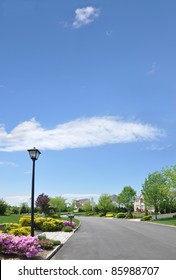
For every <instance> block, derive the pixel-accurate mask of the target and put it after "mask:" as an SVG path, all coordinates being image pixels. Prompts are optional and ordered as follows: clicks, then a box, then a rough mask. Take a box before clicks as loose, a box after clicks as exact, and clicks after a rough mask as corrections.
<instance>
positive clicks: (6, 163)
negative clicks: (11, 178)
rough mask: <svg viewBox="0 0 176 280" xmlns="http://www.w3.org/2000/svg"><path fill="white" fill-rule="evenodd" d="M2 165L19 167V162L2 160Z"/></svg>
mask: <svg viewBox="0 0 176 280" xmlns="http://www.w3.org/2000/svg"><path fill="white" fill-rule="evenodd" d="M0 166H10V167H19V165H18V164H16V163H14V162H11V161H0Z"/></svg>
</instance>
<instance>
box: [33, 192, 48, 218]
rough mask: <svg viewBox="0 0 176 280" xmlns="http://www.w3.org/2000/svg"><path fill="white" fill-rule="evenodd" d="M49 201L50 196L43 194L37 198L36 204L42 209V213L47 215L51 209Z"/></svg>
mask: <svg viewBox="0 0 176 280" xmlns="http://www.w3.org/2000/svg"><path fill="white" fill-rule="evenodd" d="M49 201H50V198H49V196H48V195H46V194H44V193H42V194H40V195H39V196H38V197H37V199H36V202H35V204H36V206H37V207H39V208H40V209H41V211H42V213H44V214H46V213H47V211H48V209H49Z"/></svg>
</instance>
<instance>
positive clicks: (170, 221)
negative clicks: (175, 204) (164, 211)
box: [150, 217, 176, 226]
mask: <svg viewBox="0 0 176 280" xmlns="http://www.w3.org/2000/svg"><path fill="white" fill-rule="evenodd" d="M150 222H153V223H157V224H163V225H171V226H176V217H174V218H162V219H157V220H150Z"/></svg>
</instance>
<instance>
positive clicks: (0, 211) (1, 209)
mask: <svg viewBox="0 0 176 280" xmlns="http://www.w3.org/2000/svg"><path fill="white" fill-rule="evenodd" d="M7 208H8V204H7V203H6V202H5V201H4V200H3V199H0V215H4V213H5V212H6V210H7Z"/></svg>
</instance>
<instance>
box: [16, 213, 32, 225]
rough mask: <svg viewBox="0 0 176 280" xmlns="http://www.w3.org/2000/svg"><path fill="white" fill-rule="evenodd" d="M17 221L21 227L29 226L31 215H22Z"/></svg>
mask: <svg viewBox="0 0 176 280" xmlns="http://www.w3.org/2000/svg"><path fill="white" fill-rule="evenodd" d="M19 223H20V225H21V226H22V227H24V226H30V224H31V217H30V216H23V217H22V218H20V220H19Z"/></svg>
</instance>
